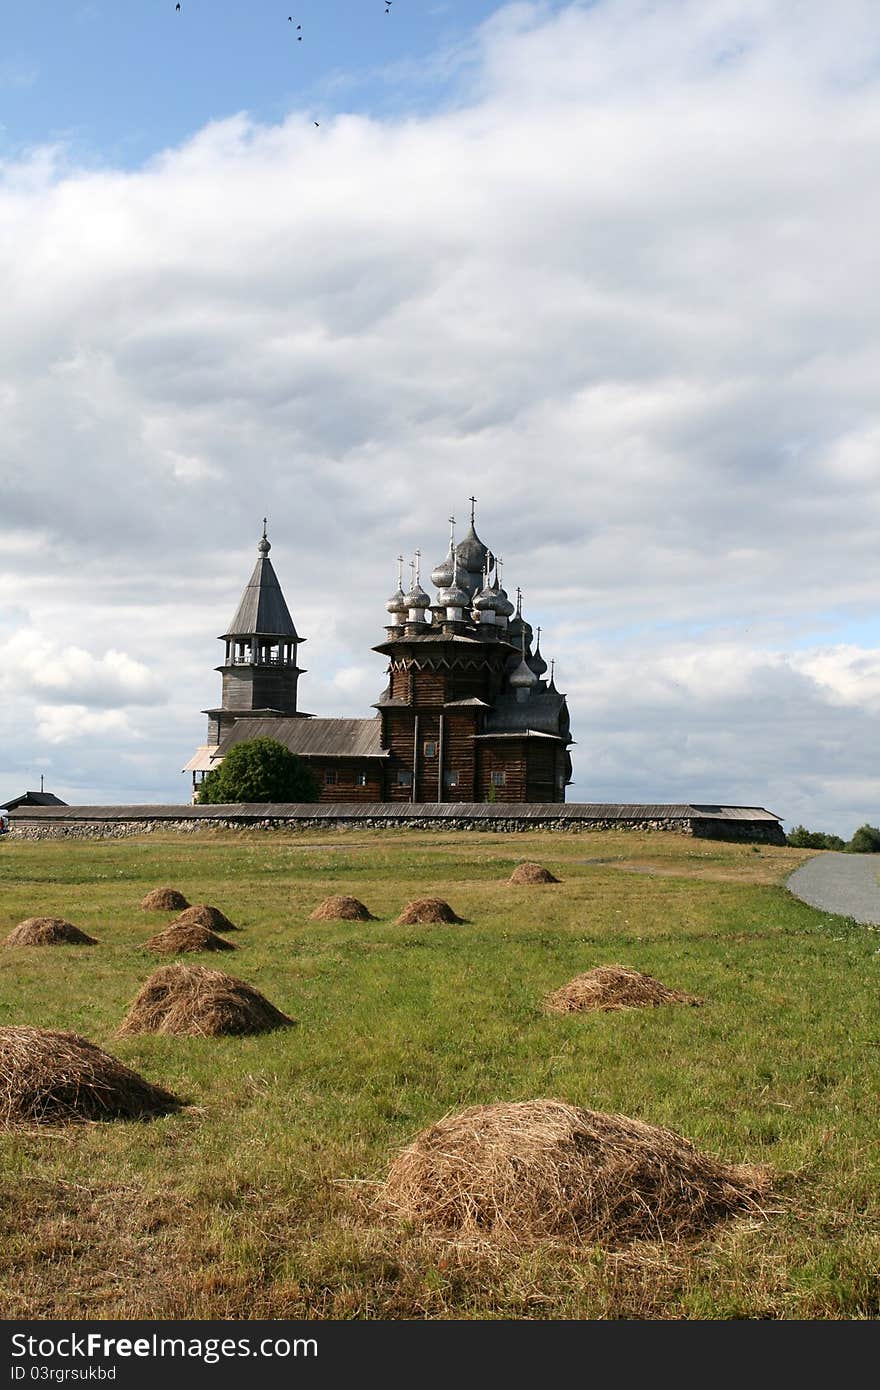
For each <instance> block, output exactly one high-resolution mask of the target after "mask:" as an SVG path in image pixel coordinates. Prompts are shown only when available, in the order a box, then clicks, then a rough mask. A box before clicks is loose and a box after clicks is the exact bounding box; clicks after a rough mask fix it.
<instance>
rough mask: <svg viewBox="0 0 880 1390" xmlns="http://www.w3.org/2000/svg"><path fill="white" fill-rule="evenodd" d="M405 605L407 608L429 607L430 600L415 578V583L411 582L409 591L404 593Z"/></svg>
mask: <svg viewBox="0 0 880 1390" xmlns="http://www.w3.org/2000/svg"><path fill="white" fill-rule="evenodd" d="M406 606H407V609H410V608H430V607H431V600H430V599H429V598H428V595H427V594H426V593H425V591H424V589H423V588H422V586H421V584H420V583H419V582H418V580H416V582H415V584H413V586H412V588H411V589H410V591H409V593H408V594H407V595H406Z"/></svg>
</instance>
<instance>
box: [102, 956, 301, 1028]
mask: <svg viewBox="0 0 880 1390" xmlns="http://www.w3.org/2000/svg"><path fill="white" fill-rule="evenodd" d="M292 1023H293V1019H292V1018H288V1017H287V1014H283V1013H282V1012H281V1010H280V1009H276V1008H275V1006H274V1004H270V1003H269V1001H268V999H266V998H265V997H264V995H262V994H260V992H259V990H256V989H254V987H253V985H249V984H246V983H245V981H244V980H237V979H235V978H234V976H232V975H224V974H223V972H222V970H208V969H207V968H206V967H205V966H204V965H183V964H182V963H180V962H178V963H177V964H175V965H163V966H162V967H161V968H160V969H159V970H156V971H155V972H154V974H152V975H151V976H150V978H149V980H147V983H146V984H145V985H144V987H143V989H142V990H141V992H140V994H139V995H138V996H137V998H136V999H135V1001H134V1003H133V1004H132V1006H131V1008H130V1009H129V1011H128V1013H127V1014H126V1016H125V1018H124V1019H123V1021H122V1025H121V1027H120V1029H119V1031H120V1033H179V1034H184V1035H186V1036H188V1037H207V1038H216V1037H220V1036H221V1035H225V1034H239V1033H267V1032H269V1031H270V1030H271V1029H273V1028H286V1027H288V1026H289V1025H290V1024H292Z"/></svg>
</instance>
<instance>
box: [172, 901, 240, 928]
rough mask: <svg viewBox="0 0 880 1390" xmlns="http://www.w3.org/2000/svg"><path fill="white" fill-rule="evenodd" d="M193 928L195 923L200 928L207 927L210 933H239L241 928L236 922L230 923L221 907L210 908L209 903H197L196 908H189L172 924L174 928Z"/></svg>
mask: <svg viewBox="0 0 880 1390" xmlns="http://www.w3.org/2000/svg"><path fill="white" fill-rule="evenodd" d="M181 923H182V924H183V926H191V925H192V923H195V924H196V926H199V927H207V928H208V931H238V930H239V928H238V927H237V926H236V925H235V923H234V922H230V920H229V918H228V917H227V916H226V914H225V913H224V912H221V911H220V909H219V907H209V905H208V904H207V903H196V905H195V907H188V908H187V909H186V911H185V912H181V914H180V916H179V917H175V919H174V921H173V922H172V923H171V925H172V926H173V927H176V926H178V925H179V924H181Z"/></svg>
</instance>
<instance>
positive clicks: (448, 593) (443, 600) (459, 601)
mask: <svg viewBox="0 0 880 1390" xmlns="http://www.w3.org/2000/svg"><path fill="white" fill-rule="evenodd" d="M470 601H471V596H470V594H469V593H467V591H466V590H465V589H462V588H459V586H458V584H450V585H449V587H448V588H446V589H441V590H440V591H439V592H438V594H437V602H438V604H439V605H440V607H441V608H467V607H468V605H469V604H470Z"/></svg>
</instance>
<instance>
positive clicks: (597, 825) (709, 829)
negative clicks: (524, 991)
mask: <svg viewBox="0 0 880 1390" xmlns="http://www.w3.org/2000/svg"><path fill="white" fill-rule="evenodd" d="M214 830H286V831H288V832H290V833H292V834H296V833H297V832H299V831H307V830H321V831H338V830H438V831H446V830H466V831H483V830H487V831H495V832H498V831H502V832H504V833H505V834H514V835H515V834H521V833H523V832H525V831H530V830H544V831H547V830H550V831H556V832H560V831H562V832H565V833H566V834H582V833H584V832H586V831H592V830H634V831H641V832H642V833H645V832H648V833H654V832H657V831H664V830H666V831H672V832H673V833H675V834H679V835H694V836H699V837H702V838H705V839H715V840H737V841H746V842H748V841H760V842H762V843H764V844H783V845H784V844H785V834H784V832H783V830H782V827H781V826H780V825H779V824H778V823H777V822H775V821H726V822H719V821H702V820H587V819H583V820H572V819H566V820H555V819H552V818H548V819H534V820H523V819H516V820H510V819H507V818H505V817H504V816H503V815H499V816H493V817H492V818H491V819H490V818H489V817H487V816H480V817H479V818H478V819H474V818H470V817H463V818H461V819H455V820H452V819H448V818H443V819H442V820H441V819H437V818H435V817H431V816H424V817H418V816H414V817H413V818H412V819H411V820H410V819H407V820H405V821H403V822H401V820H400V819H399V818H397V817H395V818H393V819H391V818H385V817H375V818H368V817H358V818H356V819H355V818H348V817H343V816H340V817H334V818H333V819H330V818H328V817H325V816H321V817H315V818H311V817H309V818H304V819H300V818H299V817H297V819H296V820H292V819H289V818H286V817H274V818H273V817H267V818H265V819H258V818H253V817H245V816H241V817H234V818H228V817H224V818H222V819H221V818H220V817H217V818H216V819H215V818H213V817H208V816H204V817H200V818H199V819H197V820H166V819H162V820H147V819H144V820H120V821H111V820H103V821H77V820H70V821H66V822H65V821H63V820H61V819H60V817H59V818H57V819H55V818H53V819H52V820H48V819H46V820H39V821H37V820H33V821H28V820H26V819H22V820H16V821H14V822H13V824H12V826H11V828H10V831H9V838H10V839H16V840H92V839H104V840H120V839H125V838H126V837H127V836H130V835H151V834H153V833H155V832H157V831H159V832H162V831H172V832H174V833H179V834H186V835H197V834H199V833H201V832H203V831H214Z"/></svg>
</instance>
